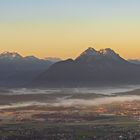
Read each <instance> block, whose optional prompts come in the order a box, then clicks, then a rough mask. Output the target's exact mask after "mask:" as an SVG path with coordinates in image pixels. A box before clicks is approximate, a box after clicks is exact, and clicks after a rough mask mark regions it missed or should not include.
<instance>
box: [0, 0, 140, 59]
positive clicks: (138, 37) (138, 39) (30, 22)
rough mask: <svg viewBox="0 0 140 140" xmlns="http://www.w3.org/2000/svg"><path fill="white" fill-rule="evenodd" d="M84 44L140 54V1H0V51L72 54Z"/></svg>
mask: <svg viewBox="0 0 140 140" xmlns="http://www.w3.org/2000/svg"><path fill="white" fill-rule="evenodd" d="M87 47H94V48H95V49H97V50H98V49H100V48H112V49H114V50H115V51H117V52H118V53H120V55H121V56H123V57H124V58H138V59H139V58H140V0H0V52H2V51H16V52H19V53H21V54H22V55H36V56H38V57H41V58H43V57H49V56H52V57H53V56H56V57H61V58H64V59H65V58H68V57H73V58H74V57H76V56H77V55H79V53H80V52H81V51H83V50H84V49H86V48H87Z"/></svg>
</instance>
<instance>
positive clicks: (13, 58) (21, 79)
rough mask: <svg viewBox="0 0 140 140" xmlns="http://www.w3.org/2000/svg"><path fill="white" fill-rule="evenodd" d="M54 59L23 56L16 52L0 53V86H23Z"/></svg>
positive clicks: (45, 68)
mask: <svg viewBox="0 0 140 140" xmlns="http://www.w3.org/2000/svg"><path fill="white" fill-rule="evenodd" d="M52 64H54V61H51V60H49V59H47V60H46V59H39V58H37V57H35V56H26V57H23V56H21V55H20V54H18V53H16V52H3V53H1V54H0V86H6V87H7V86H23V85H24V84H27V83H30V82H31V81H32V80H33V79H34V78H35V77H36V76H38V75H39V74H41V73H42V72H44V71H46V70H47V69H48V68H49V67H50V66H51V65H52Z"/></svg>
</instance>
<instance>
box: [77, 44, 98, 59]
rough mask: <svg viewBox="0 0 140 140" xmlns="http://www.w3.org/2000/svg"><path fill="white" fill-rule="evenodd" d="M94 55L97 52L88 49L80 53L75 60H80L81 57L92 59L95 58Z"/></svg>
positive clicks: (90, 48)
mask: <svg viewBox="0 0 140 140" xmlns="http://www.w3.org/2000/svg"><path fill="white" fill-rule="evenodd" d="M96 55H98V52H97V51H96V50H95V49H94V48H92V47H89V48H88V49H86V50H85V51H84V52H82V53H81V54H80V56H79V57H77V58H76V59H80V58H81V57H92V56H96Z"/></svg>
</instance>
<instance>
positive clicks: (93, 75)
mask: <svg viewBox="0 0 140 140" xmlns="http://www.w3.org/2000/svg"><path fill="white" fill-rule="evenodd" d="M139 82H140V65H136V64H134V63H131V62H129V61H127V60H125V59H123V58H122V57H121V56H120V55H119V54H117V53H116V52H115V51H113V50H112V49H110V48H106V49H101V50H99V51H97V50H95V49H94V48H91V47H89V48H88V49H87V50H85V51H84V52H82V53H81V54H80V55H79V56H78V57H77V58H76V59H74V60H73V59H67V60H65V61H60V62H57V63H55V64H53V65H52V66H51V67H49V68H48V70H46V71H45V72H43V73H42V74H40V75H39V76H38V77H37V78H36V79H35V81H34V85H37V86H61V87H65V86H86V85H91V86H92V85H94V84H107V83H123V84H127V83H130V84H133V83H139Z"/></svg>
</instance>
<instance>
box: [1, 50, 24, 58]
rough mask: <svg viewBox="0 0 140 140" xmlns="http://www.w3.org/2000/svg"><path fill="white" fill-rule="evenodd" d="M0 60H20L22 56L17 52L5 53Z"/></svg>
mask: <svg viewBox="0 0 140 140" xmlns="http://www.w3.org/2000/svg"><path fill="white" fill-rule="evenodd" d="M0 58H2V59H19V58H22V56H21V55H20V54H18V53H16V52H3V53H1V54H0Z"/></svg>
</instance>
